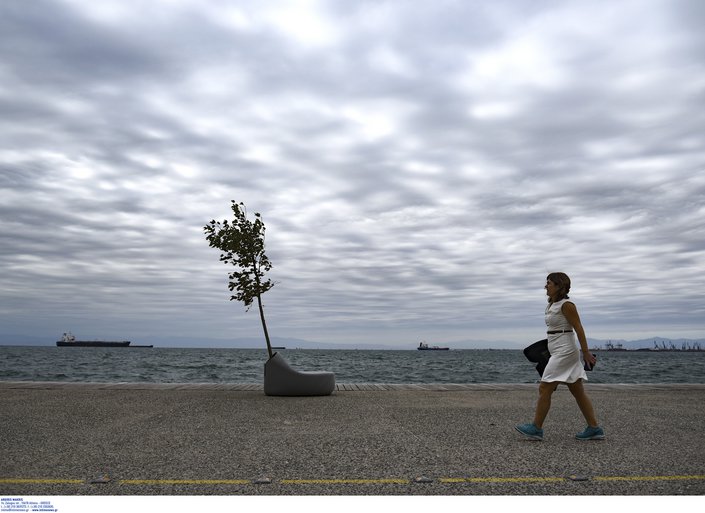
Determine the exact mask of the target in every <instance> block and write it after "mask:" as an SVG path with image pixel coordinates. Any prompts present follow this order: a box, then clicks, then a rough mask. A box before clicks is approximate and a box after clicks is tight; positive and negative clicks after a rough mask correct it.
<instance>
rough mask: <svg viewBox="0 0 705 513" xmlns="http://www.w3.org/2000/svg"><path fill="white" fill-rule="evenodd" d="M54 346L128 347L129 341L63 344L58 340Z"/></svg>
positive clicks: (87, 341)
mask: <svg viewBox="0 0 705 513" xmlns="http://www.w3.org/2000/svg"><path fill="white" fill-rule="evenodd" d="M56 345H57V346H59V347H128V346H129V345H130V341H129V340H123V341H121V342H105V341H102V340H74V341H73V342H63V341H61V340H59V341H57V342H56Z"/></svg>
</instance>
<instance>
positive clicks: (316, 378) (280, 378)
mask: <svg viewBox="0 0 705 513" xmlns="http://www.w3.org/2000/svg"><path fill="white" fill-rule="evenodd" d="M334 390H335V374H334V373H332V372H320V371H318V372H302V371H297V370H296V369H293V368H292V367H291V366H290V365H289V364H288V363H287V361H286V360H285V359H284V358H283V357H282V356H281V355H280V354H279V353H274V355H273V356H272V357H271V358H270V359H269V360H267V362H266V363H265V364H264V393H265V394H266V395H274V396H314V395H330V394H332V393H333V391H334Z"/></svg>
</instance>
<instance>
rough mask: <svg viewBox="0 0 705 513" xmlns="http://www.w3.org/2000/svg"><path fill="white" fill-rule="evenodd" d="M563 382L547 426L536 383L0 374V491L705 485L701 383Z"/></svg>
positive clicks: (612, 489)
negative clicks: (594, 418)
mask: <svg viewBox="0 0 705 513" xmlns="http://www.w3.org/2000/svg"><path fill="white" fill-rule="evenodd" d="M586 387H587V390H588V392H589V393H590V395H591V397H592V398H593V401H594V403H595V407H596V410H597V414H598V417H599V418H600V422H601V424H602V425H603V427H604V428H605V431H606V433H607V440H605V441H602V442H579V441H577V440H575V439H574V433H576V432H577V431H580V430H582V429H583V427H584V423H583V420H582V417H581V416H580V413H579V411H578V409H577V406H576V405H575V403H574V401H573V398H572V396H571V395H570V393H569V392H568V390H567V389H566V388H565V387H560V388H559V390H558V391H557V392H556V394H555V395H554V401H553V407H552V410H551V412H550V414H549V418H548V421H547V423H546V425H545V426H544V428H545V439H544V441H543V442H532V441H528V440H525V439H523V438H522V437H521V435H519V434H518V433H516V432H515V431H514V429H513V426H514V425H515V424H517V423H520V422H526V421H530V420H531V418H532V416H533V408H534V401H535V397H536V385H352V384H351V385H339V386H338V389H337V391H336V392H335V393H334V394H333V395H332V396H329V397H308V398H284V397H267V396H265V395H264V394H263V392H262V390H261V386H258V385H150V384H110V385H107V384H106V385H103V384H78V383H69V384H66V383H21V382H0V433H1V434H2V436H0V454H1V455H2V457H1V458H0V495H3V496H8V495H17V496H30V495H182V494H184V495H516V494H525V495H612V494H615V495H664V494H665V495H680V494H687V495H704V494H705V438H704V437H703V434H704V433H705V431H704V429H703V425H704V420H705V385H670V386H669V385H598V384H588V385H586Z"/></svg>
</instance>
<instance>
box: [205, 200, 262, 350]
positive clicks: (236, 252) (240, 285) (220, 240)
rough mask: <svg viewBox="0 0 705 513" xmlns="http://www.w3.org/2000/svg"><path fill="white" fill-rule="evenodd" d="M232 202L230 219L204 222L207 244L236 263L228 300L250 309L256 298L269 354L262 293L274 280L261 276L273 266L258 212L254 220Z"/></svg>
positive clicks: (228, 261)
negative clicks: (231, 293) (236, 301)
mask: <svg viewBox="0 0 705 513" xmlns="http://www.w3.org/2000/svg"><path fill="white" fill-rule="evenodd" d="M231 203H232V206H231V208H232V211H233V213H234V214H235V218H234V219H233V221H232V223H229V222H228V221H227V219H226V220H224V221H223V222H222V223H220V222H216V221H215V220H213V221H211V222H210V223H209V224H208V225H206V226H204V227H203V230H204V232H205V233H206V240H208V243H209V245H210V247H212V248H217V249H219V250H220V251H222V253H221V255H220V261H221V262H223V263H225V264H232V265H233V266H235V267H236V270H235V271H233V272H232V273H230V275H229V279H230V282H229V284H228V287H229V289H230V291H231V292H232V291H233V290H236V294H235V295H234V296H231V297H230V301H232V300H233V299H236V300H238V301H242V302H243V303H244V304H245V306H246V307H247V310H248V311H249V309H250V306H252V302H253V301H254V300H255V299H257V306H258V307H259V316H260V319H261V320H262V329H263V330H264V338H265V340H266V342H267V352H268V353H269V357H270V358H271V357H272V356H274V353H273V352H272V344H271V342H270V341H269V333H268V332H267V322H266V321H265V319H264V309H263V308H262V294H264V293H265V292H267V291H268V290H269V289H271V288H272V287H273V286H274V283H272V281H271V280H265V279H264V274H265V273H266V272H267V271H269V270H270V269H271V268H272V264H271V262H270V261H269V258H267V255H265V253H264V231H265V227H264V223H263V222H262V217H261V216H260V214H259V213H255V220H254V222H253V221H250V220H249V219H247V211H246V209H245V205H244V203H242V202H241V203H235V201H232V202H231Z"/></svg>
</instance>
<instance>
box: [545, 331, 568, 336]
mask: <svg viewBox="0 0 705 513" xmlns="http://www.w3.org/2000/svg"><path fill="white" fill-rule="evenodd" d="M558 333H573V330H558V331H547V332H546V334H547V335H556V334H558Z"/></svg>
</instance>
